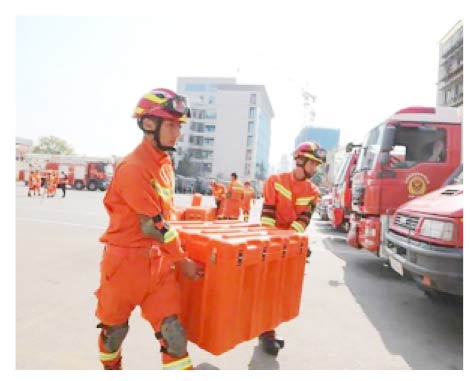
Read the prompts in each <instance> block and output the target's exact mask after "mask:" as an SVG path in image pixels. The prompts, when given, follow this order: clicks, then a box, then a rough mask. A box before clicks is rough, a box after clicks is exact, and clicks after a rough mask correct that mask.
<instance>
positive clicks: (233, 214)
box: [222, 172, 245, 220]
mask: <svg viewBox="0 0 470 381" xmlns="http://www.w3.org/2000/svg"><path fill="white" fill-rule="evenodd" d="M230 176H231V178H232V180H231V181H230V183H229V184H228V187H227V193H226V196H225V199H224V202H223V205H222V210H223V216H224V218H225V219H228V220H238V218H239V217H240V209H241V208H242V201H243V196H244V194H245V191H244V188H243V184H242V183H241V182H240V180H238V175H237V174H236V173H235V172H233V173H232V174H231V175H230Z"/></svg>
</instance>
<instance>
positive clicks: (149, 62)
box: [16, 1, 462, 165]
mask: <svg viewBox="0 0 470 381" xmlns="http://www.w3.org/2000/svg"><path fill="white" fill-rule="evenodd" d="M377 3H379V2H377ZM172 4H173V3H171V2H167V3H166V4H164V5H162V6H160V5H159V6H158V8H157V7H156V6H155V5H154V10H155V11H154V12H153V13H152V12H150V11H149V12H143V13H144V16H138V17H137V16H126V17H124V16H120V17H119V16H106V13H105V14H104V15H103V16H93V13H91V14H90V15H89V16H86V12H82V13H81V14H82V15H83V16H80V17H78V16H64V15H58V16H46V15H45V16H43V15H34V16H18V17H17V18H16V135H17V136H21V137H25V138H30V139H33V140H34V143H35V144H36V143H37V142H38V138H39V137H40V136H46V135H55V136H58V137H60V138H63V139H65V140H66V141H67V142H68V143H69V144H71V145H72V147H73V148H74V149H75V151H76V152H77V153H80V154H87V155H95V156H96V155H97V156H109V155H118V156H122V155H123V154H126V153H127V152H129V151H130V150H132V149H133V148H134V146H135V145H136V144H138V142H139V140H140V137H141V135H140V133H139V131H138V130H137V127H136V124H135V121H134V120H132V119H131V114H132V111H133V109H134V107H135V104H136V103H137V101H138V99H139V98H140V96H141V95H143V94H144V93H145V92H147V91H148V90H150V89H152V88H155V87H169V88H176V81H177V77H179V76H224V77H236V78H237V82H238V83H240V84H262V85H265V86H266V90H267V93H268V96H269V98H270V101H271V103H272V106H273V109H274V113H275V117H274V118H273V120H272V135H271V136H272V138H271V150H270V164H272V165H273V164H274V165H278V162H279V159H280V157H281V155H282V154H283V153H287V154H289V153H291V152H292V149H293V145H294V139H295V136H296V134H297V133H298V132H299V131H300V129H301V128H302V126H303V123H304V119H303V108H302V98H301V91H302V88H306V89H308V91H309V92H311V93H313V94H315V96H316V103H315V105H314V109H315V113H316V119H315V121H314V125H318V126H326V127H334V128H339V129H340V130H341V138H340V144H342V145H343V144H346V143H347V142H349V141H354V142H360V141H362V140H363V137H364V134H365V133H366V132H367V131H368V130H369V129H371V128H372V127H374V126H375V125H377V124H378V123H380V122H381V121H382V120H383V119H385V118H386V117H387V116H389V115H390V114H392V113H393V112H395V111H397V110H398V109H400V108H403V107H406V106H410V105H425V106H433V105H435V102H436V81H437V69H438V48H439V44H438V43H439V40H440V39H441V38H442V37H443V36H444V35H445V33H446V32H447V31H448V30H449V29H450V28H451V27H452V26H453V25H454V24H455V23H456V22H457V21H458V20H459V19H461V18H462V6H461V5H460V6H459V4H462V3H461V2H452V1H448V2H446V3H445V4H446V5H445V7H444V6H443V3H442V4H440V5H433V4H438V3H432V2H425V3H424V2H416V5H415V6H413V4H414V3H408V2H407V3H405V2H403V3H400V2H399V1H398V2H396V1H395V2H390V3H384V4H382V2H380V4H378V5H374V3H368V4H367V5H363V6H361V5H360V4H361V3H360V2H349V3H348V2H343V3H341V4H342V5H341V6H339V5H338V3H337V2H336V3H335V2H328V5H326V4H323V3H319V2H312V1H310V2H302V1H298V2H296V1H294V2H293V3H292V5H294V4H295V6H289V7H287V6H281V5H270V6H269V7H267V6H266V3H262V2H250V3H249V4H250V5H249V6H245V7H244V6H242V4H244V3H243V2H235V1H228V2H210V1H198V2H187V3H185V2H178V3H177V5H172ZM175 4H176V3H175ZM183 4H184V6H182V5H183ZM364 4H365V3H364ZM405 4H406V5H405ZM423 4H426V6H425V7H424V5H423ZM452 4H454V6H452ZM133 10H134V11H135V8H133ZM157 10H158V11H157ZM130 14H131V15H132V14H133V13H132V12H130ZM168 15H172V17H171V16H170V17H168ZM424 15H425V17H423V16H424ZM286 142H289V143H286Z"/></svg>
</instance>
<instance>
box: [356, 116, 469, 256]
mask: <svg viewBox="0 0 470 381" xmlns="http://www.w3.org/2000/svg"><path fill="white" fill-rule="evenodd" d="M460 162H461V115H460V113H459V110H457V109H456V108H452V107H436V108H434V107H408V108H405V109H402V110H399V111H398V112H396V113H395V114H393V115H391V116H390V117H389V118H387V119H386V120H385V121H384V122H382V123H381V124H379V125H378V126H377V127H375V128H373V129H372V130H371V131H370V132H369V133H368V134H367V136H366V138H365V140H364V142H363V144H362V147H361V149H360V152H359V157H358V161H357V165H356V168H355V171H354V174H353V180H352V213H351V217H350V229H349V232H348V236H347V242H348V244H349V245H351V246H353V247H356V248H365V249H367V250H368V251H370V252H372V253H373V254H374V255H376V256H386V255H385V253H384V250H383V243H384V233H385V232H386V231H387V228H388V225H389V220H390V218H391V216H392V215H393V214H394V213H395V211H396V210H397V208H398V207H399V206H400V205H402V204H404V203H405V202H407V201H409V200H411V199H414V198H416V197H419V196H422V195H424V194H426V193H429V192H431V191H434V190H436V189H438V188H439V187H440V186H441V185H442V183H443V182H444V180H445V179H446V178H447V177H448V176H449V175H450V174H451V173H452V172H453V171H454V170H455V169H456V168H457V167H458V166H459V165H460Z"/></svg>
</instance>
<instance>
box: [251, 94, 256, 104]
mask: <svg viewBox="0 0 470 381" xmlns="http://www.w3.org/2000/svg"><path fill="white" fill-rule="evenodd" d="M255 104H256V94H250V105H255Z"/></svg>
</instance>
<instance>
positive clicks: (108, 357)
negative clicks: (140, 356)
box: [100, 348, 121, 361]
mask: <svg viewBox="0 0 470 381" xmlns="http://www.w3.org/2000/svg"><path fill="white" fill-rule="evenodd" d="M120 354H121V348H119V349H118V350H117V351H116V352H112V353H106V352H100V360H101V361H111V360H114V359H116V358H118V357H119V355H120Z"/></svg>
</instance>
